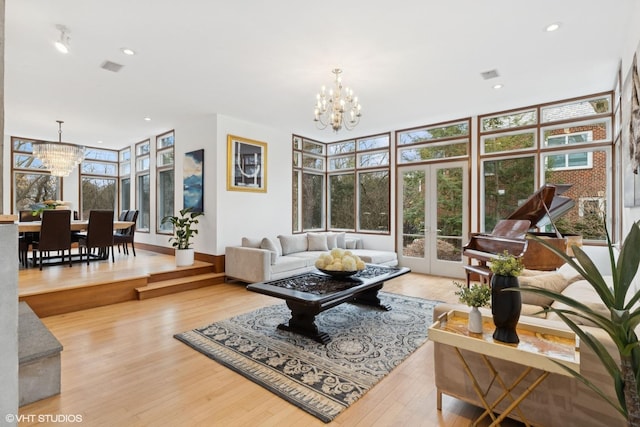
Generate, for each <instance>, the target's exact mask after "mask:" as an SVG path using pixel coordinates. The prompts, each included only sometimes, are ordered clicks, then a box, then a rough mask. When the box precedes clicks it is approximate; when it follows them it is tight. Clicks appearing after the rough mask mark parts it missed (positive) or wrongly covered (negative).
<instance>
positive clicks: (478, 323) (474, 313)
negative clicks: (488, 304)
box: [467, 307, 482, 334]
mask: <svg viewBox="0 0 640 427" xmlns="http://www.w3.org/2000/svg"><path fill="white" fill-rule="evenodd" d="M467 329H469V332H472V333H474V334H481V333H482V314H481V313H480V310H478V307H471V311H470V312H469V324H468V325H467Z"/></svg>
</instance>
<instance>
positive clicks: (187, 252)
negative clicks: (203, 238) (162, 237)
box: [161, 208, 204, 267]
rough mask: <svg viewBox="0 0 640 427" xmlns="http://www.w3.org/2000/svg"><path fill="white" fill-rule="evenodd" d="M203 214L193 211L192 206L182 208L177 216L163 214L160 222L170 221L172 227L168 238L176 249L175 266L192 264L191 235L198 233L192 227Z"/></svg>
mask: <svg viewBox="0 0 640 427" xmlns="http://www.w3.org/2000/svg"><path fill="white" fill-rule="evenodd" d="M201 215H204V214H203V213H202V212H194V211H193V209H192V208H184V209H182V210H181V211H180V215H179V216H165V217H164V218H162V222H161V223H162V224H165V223H171V224H172V225H173V227H174V230H175V231H174V235H173V236H172V237H170V238H169V242H172V244H171V246H173V247H174V248H175V249H176V253H175V256H176V266H178V267H181V266H186V265H192V264H193V260H194V250H193V248H191V245H192V244H193V242H192V241H191V240H192V239H193V236H194V235H196V234H198V230H197V229H196V228H194V226H195V225H197V224H198V217H199V216H201Z"/></svg>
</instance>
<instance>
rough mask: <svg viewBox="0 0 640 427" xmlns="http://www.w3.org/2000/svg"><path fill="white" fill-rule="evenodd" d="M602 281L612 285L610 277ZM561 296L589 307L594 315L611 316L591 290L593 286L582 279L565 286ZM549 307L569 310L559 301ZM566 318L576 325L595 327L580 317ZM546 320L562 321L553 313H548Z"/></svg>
mask: <svg viewBox="0 0 640 427" xmlns="http://www.w3.org/2000/svg"><path fill="white" fill-rule="evenodd" d="M604 279H605V281H606V282H607V283H608V284H609V285H612V282H611V277H610V276H609V277H607V276H605V277H604ZM562 295H564V296H567V297H569V298H572V299H574V300H577V301H580V302H581V303H582V304H584V305H586V306H587V307H589V308H590V309H592V310H593V311H595V312H596V313H599V314H601V315H602V316H605V317H610V316H611V313H610V312H609V309H608V308H607V306H606V305H604V303H603V302H602V300H601V299H600V296H599V295H598V293H597V292H596V291H595V290H594V289H593V286H591V284H590V283H589V282H587V281H586V280H584V279H583V280H578V281H577V282H575V283H572V284H570V285H569V286H567V288H566V289H565V290H564V291H563V292H562ZM551 307H552V308H557V309H569V308H570V307H569V306H568V305H566V304H564V303H561V302H560V301H554V302H553V304H551ZM567 317H569V318H570V319H571V320H573V321H574V322H575V323H577V324H578V325H586V326H597V325H596V324H595V323H593V322H590V321H588V320H585V319H583V318H581V317H577V316H573V315H568V316H567ZM547 319H549V320H559V321H562V320H561V319H560V317H559V316H558V315H557V314H556V313H553V312H549V314H548V315H547Z"/></svg>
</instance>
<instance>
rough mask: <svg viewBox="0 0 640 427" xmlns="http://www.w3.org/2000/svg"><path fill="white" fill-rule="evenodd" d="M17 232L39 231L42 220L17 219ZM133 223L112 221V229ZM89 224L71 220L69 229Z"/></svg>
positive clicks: (78, 229) (122, 227) (75, 229)
mask: <svg viewBox="0 0 640 427" xmlns="http://www.w3.org/2000/svg"><path fill="white" fill-rule="evenodd" d="M17 224H18V232H20V233H27V232H34V233H38V232H40V228H41V227H42V221H18V222H17ZM133 224H134V222H133V221H113V229H114V230H124V229H126V228H129V227H131V226H132V225H133ZM88 226H89V221H88V220H84V221H71V231H84V230H86V229H87V227H88Z"/></svg>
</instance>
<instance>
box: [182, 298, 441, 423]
mask: <svg viewBox="0 0 640 427" xmlns="http://www.w3.org/2000/svg"><path fill="white" fill-rule="evenodd" d="M379 295H380V299H381V300H382V302H383V303H386V304H388V305H389V306H391V311H382V310H379V309H376V308H372V307H368V306H364V305H356V304H349V303H345V304H341V305H339V306H337V307H334V308H331V309H329V310H327V311H325V312H322V313H320V314H319V315H318V316H317V317H316V324H317V325H318V327H319V328H320V330H321V331H324V332H327V333H328V334H329V335H330V336H331V342H329V343H328V344H326V345H323V344H319V343H317V342H315V341H314V340H312V339H309V338H305V337H303V336H300V335H297V334H294V333H291V332H286V331H282V330H279V329H277V328H276V327H277V325H278V324H280V323H284V322H286V321H287V320H288V319H289V317H290V316H289V314H290V311H289V309H288V308H287V306H286V305H285V304H284V303H282V304H278V305H274V306H269V307H264V308H261V309H259V310H256V311H253V312H250V313H246V314H243V315H240V316H236V317H233V318H231V319H227V320H223V321H221V322H216V323H213V324H211V325H208V326H205V327H202V328H198V329H194V330H192V331H188V332H183V333H181V334H177V335H175V338H177V339H178V340H180V341H182V342H184V343H185V344H187V345H189V346H191V347H192V348H194V349H196V350H198V351H199V352H201V353H203V354H205V355H206V356H208V357H210V358H211V359H213V360H216V361H218V362H220V363H222V364H223V365H225V366H227V367H229V368H231V369H233V370H234V371H236V372H238V373H240V374H242V375H244V376H245V377H246V378H248V379H250V380H251V381H254V382H256V383H257V384H260V385H261V386H263V387H265V388H266V389H268V390H269V391H271V392H273V393H275V394H277V395H278V396H280V397H282V398H284V399H286V400H287V401H289V402H290V403H292V404H294V405H296V406H298V407H300V408H302V409H304V410H305V411H307V412H309V413H310V414H312V415H314V416H316V417H317V418H319V419H321V420H322V421H324V422H329V421H331V420H333V419H334V418H335V417H336V416H337V415H338V414H340V412H342V411H343V410H345V409H346V408H348V407H349V405H351V404H352V403H354V402H355V401H356V400H358V399H359V398H360V397H362V396H363V395H364V394H365V393H366V392H367V391H368V390H369V389H370V388H371V387H373V386H374V385H375V384H376V383H377V382H378V381H380V380H381V379H382V378H383V377H384V376H385V375H387V374H388V373H389V372H390V371H391V370H392V369H393V368H395V367H396V366H398V365H399V364H400V363H401V362H402V361H403V360H404V359H406V358H407V356H409V355H410V354H411V353H412V352H413V351H414V350H415V349H417V348H418V347H419V346H420V345H422V344H423V343H424V342H425V341H426V339H427V328H428V327H429V325H430V324H431V320H432V317H433V307H434V306H435V305H436V304H437V302H435V301H428V300H424V299H420V298H413V297H407V296H403V295H397V294H392V293H387V292H380V293H379Z"/></svg>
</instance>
